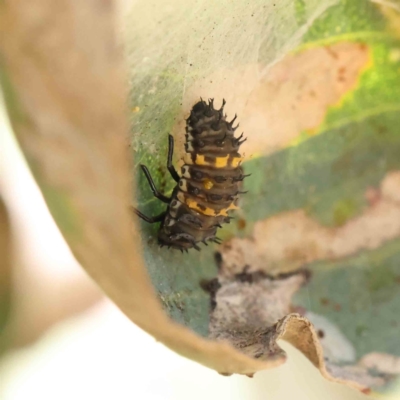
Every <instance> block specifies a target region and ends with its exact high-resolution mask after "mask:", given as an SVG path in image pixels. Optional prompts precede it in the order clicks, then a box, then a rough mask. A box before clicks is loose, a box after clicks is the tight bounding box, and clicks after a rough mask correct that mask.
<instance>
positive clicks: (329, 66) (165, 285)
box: [127, 1, 400, 392]
mask: <svg viewBox="0 0 400 400" xmlns="http://www.w3.org/2000/svg"><path fill="white" fill-rule="evenodd" d="M196 5H197V3H196V4H195V3H194V2H193V3H191V2H186V3H185V4H184V5H183V4H180V5H179V7H176V8H174V7H170V8H169V9H157V10H156V9H155V8H152V7H149V6H148V2H146V5H145V4H144V2H143V3H140V2H139V3H136V6H135V8H134V9H133V11H132V14H131V15H130V16H129V18H128V20H129V27H128V28H127V38H128V55H129V60H130V63H131V64H130V65H131V66H132V67H131V68H132V71H133V76H132V96H131V98H132V110H133V114H132V119H133V134H132V147H133V148H134V150H135V154H134V155H135V162H136V165H138V164H139V163H144V164H146V165H147V166H148V167H149V168H150V170H151V172H152V174H153V176H154V177H155V178H156V183H157V184H158V187H159V188H161V189H163V190H164V191H165V193H167V194H169V193H171V189H172V187H173V184H172V180H171V179H169V177H168V173H167V171H166V168H165V162H166V160H165V158H166V143H167V133H168V132H173V134H174V137H175V142H176V143H177V155H176V162H177V164H178V165H181V163H182V161H181V159H182V156H183V142H184V140H185V138H184V134H183V132H184V120H185V118H186V117H187V115H188V113H189V111H190V108H191V106H192V105H193V104H194V103H195V102H196V101H197V100H198V99H199V97H200V96H201V97H203V98H206V99H207V98H215V103H216V105H217V107H218V105H219V104H220V102H221V101H222V98H225V99H226V100H227V105H226V108H225V109H226V110H227V114H228V117H229V116H233V115H234V114H235V113H236V112H237V113H238V115H239V118H238V120H239V122H240V126H241V128H243V130H244V132H245V133H246V134H247V136H248V138H249V139H248V141H247V142H246V143H245V144H244V145H243V147H242V148H243V151H244V154H245V157H246V159H247V161H246V162H245V163H244V168H245V171H246V173H251V174H252V175H251V177H250V178H249V179H248V180H247V181H246V188H245V190H248V192H249V194H247V195H244V196H243V199H242V202H241V210H239V211H238V212H237V215H236V222H235V223H234V224H232V223H231V224H230V225H227V226H225V227H224V229H223V230H221V233H219V236H221V237H223V238H224V239H225V242H224V244H223V245H222V246H220V247H219V248H216V247H215V248H214V249H209V248H207V249H204V250H202V252H201V253H200V255H198V254H189V255H188V256H186V255H185V256H181V255H180V254H175V253H174V252H166V251H165V249H158V248H157V243H156V231H157V227H155V226H149V225H148V224H146V223H145V222H143V223H142V228H141V229H142V235H143V236H144V238H145V241H146V246H145V248H144V252H145V259H146V263H147V265H148V270H149V272H150V275H151V278H152V282H153V283H154V285H155V287H156V288H157V290H158V293H159V295H160V297H161V299H162V300H163V303H164V307H165V309H166V310H167V311H168V312H169V314H170V315H171V316H172V317H173V318H174V319H175V320H177V321H179V322H181V323H183V324H186V325H189V326H190V327H192V329H194V330H195V331H196V332H198V333H199V334H201V335H203V336H209V337H212V338H217V339H219V340H220V339H224V340H227V341H228V342H230V343H232V344H233V345H234V346H235V347H236V348H238V349H240V350H241V351H242V352H244V353H246V354H249V355H251V356H252V357H255V358H257V359H261V360H270V359H280V357H282V356H283V355H282V351H281V350H280V349H279V347H277V346H276V337H277V336H279V335H281V334H283V337H286V339H288V338H290V339H288V340H290V341H291V342H292V343H293V344H294V345H295V346H297V347H299V348H301V349H302V351H303V352H304V353H305V354H307V356H308V357H309V358H310V359H311V360H312V361H313V363H314V364H315V365H317V366H318V367H319V368H320V369H321V372H322V373H323V374H324V375H325V376H330V377H331V378H332V377H334V378H336V379H339V380H341V379H343V380H346V381H348V382H351V384H352V385H354V386H356V387H358V388H360V389H361V390H363V391H365V392H370V391H371V389H372V390H375V391H380V392H385V391H389V392H390V391H393V390H394V389H393V387H394V381H395V379H397V375H398V373H399V371H398V368H397V367H396V365H397V363H398V362H399V360H400V358H398V357H399V356H400V354H398V348H399V339H398V334H397V330H398V328H397V322H396V321H397V318H396V317H394V316H395V315H398V313H399V311H400V309H399V306H400V297H399V295H398V291H396V287H397V280H398V276H400V270H399V269H398V260H399V256H400V253H399V251H400V246H399V243H400V242H399V236H400V225H399V221H400V218H399V217H400V215H399V212H400V208H399V203H398V199H399V193H400V186H399V174H400V166H399V160H400V158H399V154H400V141H399V135H398V134H397V133H398V132H397V131H398V129H397V125H398V115H399V107H400V103H399V99H400V96H399V95H400V91H399V87H400V86H399V82H400V69H399V61H400V56H399V54H400V52H399V49H400V42H399V29H398V26H399V25H398V21H399V13H398V7H397V6H396V4H395V3H385V5H381V4H380V3H379V4H378V2H376V3H374V2H368V1H367V2H366V1H337V2H320V3H318V4H317V3H314V2H312V1H296V2H285V1H283V2H279V3H278V2H277V3H273V2H267V3H266V2H262V3H261V2H256V1H254V2H250V3H249V2H235V4H232V3H231V2H230V3H229V4H228V2H223V1H222V2H218V5H214V4H213V5H207V6H206V7H202V8H201V9H200V6H198V7H196ZM138 7H140V8H139V10H140V12H137V11H138ZM150 10H151V15H149V14H146V12H149V13H150ZM144 16H145V17H144ZM183 16H184V17H183ZM139 19H140V21H139ZM153 23H154V25H153ZM156 24H157V25H156ZM137 170H138V169H137ZM137 179H138V189H139V193H138V202H139V207H140V209H141V210H142V211H143V212H144V213H145V214H148V215H156V214H158V213H159V212H161V211H162V210H163V209H164V208H165V206H163V205H162V204H160V203H159V202H158V201H157V200H156V199H154V198H153V197H152V196H151V192H150V190H149V188H148V186H147V182H146V180H145V178H144V177H143V176H142V175H141V174H140V173H138V175H137ZM215 251H217V253H216V261H215V262H213V258H212V257H213V254H212V253H213V252H215ZM372 260H374V261H372ZM216 277H217V278H216ZM202 288H203V289H204V288H205V289H207V290H208V292H209V293H210V295H211V308H209V303H207V297H206V296H205V294H204V292H202ZM295 311H297V312H300V313H301V314H302V315H304V316H305V317H306V318H308V320H310V321H311V322H312V323H313V324H314V326H315V328H314V330H313V329H311V328H310V332H313V333H306V332H307V329H308V328H306V326H309V325H307V324H306V325H305V327H304V328H303V329H305V331H301V330H297V331H296V329H294V331H295V332H296V333H295V334H290V333H282V331H280V330H279V329H278V328H277V325H276V323H277V321H278V320H280V319H281V321H286V318H288V320H289V321H292V322H291V323H293V324H294V325H296V323H300V322H294V321H303V320H300V319H297V318H298V317H295V316H294V314H290V313H291V312H295ZM282 318H283V319H282ZM281 324H282V325H280V326H284V325H285V324H284V323H283V322H281ZM382 326H383V327H384V328H383V330H384V332H385V333H383V332H382ZM297 328H298V327H297ZM288 331H289V329H288ZM288 331H286V332H288ZM300 332H303V333H300ZM285 335H286V336H285ZM307 335H310V336H307ZM318 335H319V338H317V336H318ZM305 337H308V339H309V341H308V342H307V344H305V343H304V341H303V340H304V338H305ZM318 343H320V344H321V345H322V348H323V351H324V356H325V360H326V363H325V362H324V361H322V356H321V353H320V351H322V350H321V349H319V344H318ZM376 351H377V352H379V356H377V357H375V358H373V354H377V353H376ZM318 355H319V356H318ZM318 357H321V358H318ZM390 357H393V359H390V360H391V361H388V360H389V358H390ZM366 359H368V360H369V361H368V363H367V362H365V360H366ZM373 360H374V361H373ZM388 363H389V364H390V363H391V364H390V365H393V367H392V368H391V369H390V368H388V367H387V365H389V364H388ZM371 365H374V368H376V370H377V371H378V372H379V373H381V375H379V377H378V376H376V374H375V372H376V371H375V372H374V371H373V368H371Z"/></svg>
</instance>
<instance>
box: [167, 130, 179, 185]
mask: <svg viewBox="0 0 400 400" xmlns="http://www.w3.org/2000/svg"><path fill="white" fill-rule="evenodd" d="M173 154H174V138H173V137H172V135H168V161H167V168H168V171H169V173H170V174H171V176H172V178H174V180H175V182H179V180H180V177H179V175H178V173H177V172H176V169H175V167H174V166H173V165H172V155H173Z"/></svg>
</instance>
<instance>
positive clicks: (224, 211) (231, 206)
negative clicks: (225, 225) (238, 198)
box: [217, 203, 239, 217]
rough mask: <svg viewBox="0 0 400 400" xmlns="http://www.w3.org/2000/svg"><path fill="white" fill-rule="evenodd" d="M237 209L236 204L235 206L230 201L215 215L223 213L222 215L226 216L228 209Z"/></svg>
mask: <svg viewBox="0 0 400 400" xmlns="http://www.w3.org/2000/svg"><path fill="white" fill-rule="evenodd" d="M237 209H239V207H237V206H235V204H233V203H231V204H230V205H229V207H227V208H224V209H222V210H221V211H220V212H219V213H218V214H217V216H219V215H223V216H224V217H227V216H228V211H230V210H237Z"/></svg>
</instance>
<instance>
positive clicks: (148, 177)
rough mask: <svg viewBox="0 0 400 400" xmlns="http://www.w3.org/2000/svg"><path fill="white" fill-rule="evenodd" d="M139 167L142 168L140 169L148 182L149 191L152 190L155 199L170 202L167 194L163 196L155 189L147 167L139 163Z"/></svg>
mask: <svg viewBox="0 0 400 400" xmlns="http://www.w3.org/2000/svg"><path fill="white" fill-rule="evenodd" d="M140 168H142V171H143V172H144V174H145V175H146V178H147V181H148V182H149V185H150V188H151V191H152V192H153V194H154V196H155V197H157V199H159V200H161V201H163V202H164V203H170V202H171V199H170V198H169V197H167V196H164V195H163V194H162V193H160V192H159V191H158V190H157V188H156V185H155V184H154V181H153V178H152V177H151V175H150V172H149V170H148V169H147V167H146V166H144V165H141V166H140Z"/></svg>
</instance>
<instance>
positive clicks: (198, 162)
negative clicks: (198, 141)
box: [194, 154, 211, 165]
mask: <svg viewBox="0 0 400 400" xmlns="http://www.w3.org/2000/svg"><path fill="white" fill-rule="evenodd" d="M194 163H195V164H196V165H211V164H210V163H208V162H207V161H206V158H205V157H204V156H203V155H201V154H196V161H195V162H194Z"/></svg>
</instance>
